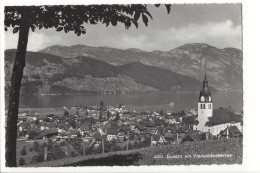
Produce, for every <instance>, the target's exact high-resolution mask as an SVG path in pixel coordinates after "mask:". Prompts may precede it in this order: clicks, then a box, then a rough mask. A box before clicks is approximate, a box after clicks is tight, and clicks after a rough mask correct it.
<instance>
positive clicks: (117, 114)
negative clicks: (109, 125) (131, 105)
mask: <svg viewBox="0 0 260 173" xmlns="http://www.w3.org/2000/svg"><path fill="white" fill-rule="evenodd" d="M119 119H120V116H119V113H118V112H117V111H116V119H115V121H118V120H119Z"/></svg>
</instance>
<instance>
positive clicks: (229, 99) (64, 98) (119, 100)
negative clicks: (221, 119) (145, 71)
mask: <svg viewBox="0 0 260 173" xmlns="http://www.w3.org/2000/svg"><path fill="white" fill-rule="evenodd" d="M198 97H199V93H170V92H168V93H141V94H140V93H139V94H132V93H131V94H128V93H126V94H103V95H102V94H87V95H41V96H21V97H20V106H21V107H31V108H48V107H63V106H67V107H68V106H75V105H78V106H79V105H83V106H93V105H99V103H100V101H101V100H102V101H103V102H104V103H105V105H111V106H115V105H118V104H122V105H126V108H127V109H129V110H139V111H143V110H151V111H157V110H161V109H162V110H164V111H171V112H172V111H174V112H177V111H181V110H185V108H197V101H198ZM5 98H6V101H8V97H5ZM212 99H213V107H214V108H219V107H229V106H231V108H232V109H233V110H235V111H242V110H243V92H241V91H226V92H225V91H219V92H214V93H212ZM170 102H173V103H174V106H173V107H170V106H169V103H170Z"/></svg>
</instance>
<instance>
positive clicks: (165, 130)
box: [17, 73, 243, 165]
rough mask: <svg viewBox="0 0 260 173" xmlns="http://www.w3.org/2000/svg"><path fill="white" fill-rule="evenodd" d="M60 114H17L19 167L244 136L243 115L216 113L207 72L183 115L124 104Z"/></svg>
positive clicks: (224, 110) (226, 110) (225, 111)
mask: <svg viewBox="0 0 260 173" xmlns="http://www.w3.org/2000/svg"><path fill="white" fill-rule="evenodd" d="M59 112H60V113H59V114H58V113H57V114H56V113H55V111H54V113H50V112H48V111H47V113H46V110H45V113H42V112H37V110H34V111H28V110H27V111H23V112H20V113H19V116H18V123H17V136H18V139H17V140H18V144H17V156H18V157H17V163H18V164H19V165H26V164H34V163H39V162H43V161H47V160H57V159H62V158H66V157H77V156H79V155H93V154H99V153H108V152H115V151H127V150H132V149H139V148H144V147H151V146H159V145H180V144H183V143H187V142H198V141H203V140H216V139H218V138H242V137H243V134H242V132H243V128H242V127H243V112H234V111H233V110H232V108H222V107H221V108H217V109H214V110H213V101H212V98H211V92H210V91H209V89H208V81H207V77H206V73H205V77H204V81H203V88H202V90H201V91H200V96H199V101H198V108H186V109H185V110H183V111H180V112H176V113H174V112H164V111H163V110H160V111H155V112H150V111H143V112H138V111H135V110H134V111H129V110H127V109H125V106H124V105H121V104H120V105H117V106H106V105H105V103H104V102H103V101H100V104H99V105H98V106H90V107H87V106H73V107H69V108H67V107H65V106H64V107H63V108H60V110H59Z"/></svg>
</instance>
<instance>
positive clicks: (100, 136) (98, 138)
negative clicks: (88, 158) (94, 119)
mask: <svg viewBox="0 0 260 173" xmlns="http://www.w3.org/2000/svg"><path fill="white" fill-rule="evenodd" d="M94 139H95V142H96V143H95V144H101V143H102V139H103V136H102V135H101V134H100V133H99V132H97V133H96V134H95V136H94Z"/></svg>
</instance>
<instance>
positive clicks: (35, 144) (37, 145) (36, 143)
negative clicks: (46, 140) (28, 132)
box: [33, 141, 39, 151]
mask: <svg viewBox="0 0 260 173" xmlns="http://www.w3.org/2000/svg"><path fill="white" fill-rule="evenodd" d="M38 149H39V143H38V142H37V141H35V142H34V143H33V150H35V151H38Z"/></svg>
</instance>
